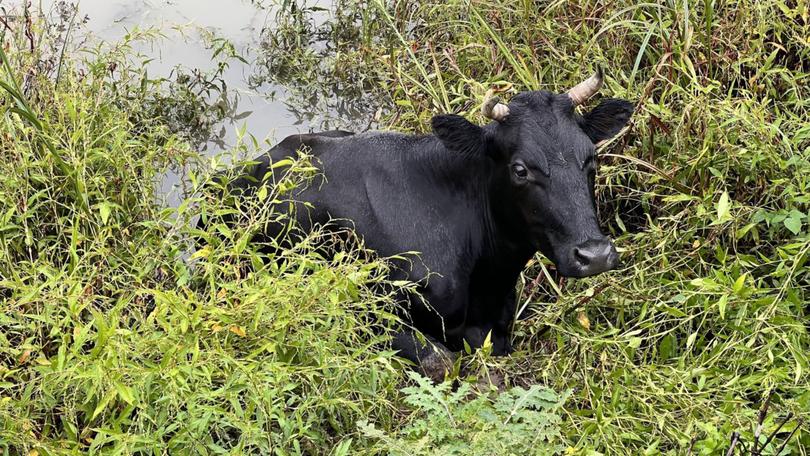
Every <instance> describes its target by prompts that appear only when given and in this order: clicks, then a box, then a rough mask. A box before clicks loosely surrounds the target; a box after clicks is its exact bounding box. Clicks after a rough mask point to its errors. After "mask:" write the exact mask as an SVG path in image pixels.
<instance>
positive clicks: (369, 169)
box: [237, 132, 535, 353]
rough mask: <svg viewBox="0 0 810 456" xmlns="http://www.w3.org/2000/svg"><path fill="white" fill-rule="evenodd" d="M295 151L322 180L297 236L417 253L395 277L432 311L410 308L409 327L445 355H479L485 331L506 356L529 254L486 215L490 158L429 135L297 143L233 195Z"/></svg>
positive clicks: (278, 151) (263, 164) (309, 138)
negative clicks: (319, 229)
mask: <svg viewBox="0 0 810 456" xmlns="http://www.w3.org/2000/svg"><path fill="white" fill-rule="evenodd" d="M299 150H306V151H307V152H308V153H310V154H312V155H313V157H314V163H315V164H316V166H317V167H318V168H319V169H320V172H321V173H322V174H323V176H325V179H322V180H321V179H316V180H315V182H314V183H312V184H311V185H309V186H307V187H306V188H305V189H303V190H302V191H301V192H300V193H296V195H295V199H296V200H297V201H302V202H307V203H310V204H311V206H312V207H311V208H304V207H303V206H299V207H298V209H297V211H296V216H297V219H298V223H299V224H300V225H301V226H302V227H303V228H304V229H309V228H310V227H311V226H312V224H313V223H315V224H320V225H325V224H327V223H329V224H331V225H333V226H350V227H353V228H354V229H355V231H356V232H357V233H359V234H360V235H361V236H362V237H363V239H364V242H365V245H366V246H367V247H368V248H370V249H372V250H374V251H376V252H377V253H379V254H380V255H382V256H386V257H390V256H394V255H401V254H403V253H405V252H418V255H406V257H407V258H408V261H399V262H397V264H396V268H395V272H394V274H395V277H394V278H395V279H400V278H401V279H408V280H411V281H414V282H418V283H419V284H420V288H421V290H420V291H421V295H422V296H423V297H424V298H425V299H426V301H427V302H428V303H430V305H431V307H432V308H428V307H426V306H424V305H423V304H422V303H420V302H412V303H409V304H410V305H409V306H408V308H409V317H410V319H411V320H412V321H413V324H414V326H415V327H417V328H418V329H420V330H421V331H423V332H424V333H426V334H427V335H429V336H432V337H433V338H435V339H436V340H440V341H442V342H444V343H445V344H446V345H447V346H448V348H450V349H451V350H459V349H461V348H462V346H463V344H462V339H463V338H466V340H467V341H468V343H470V344H471V345H472V346H479V345H480V343H481V342H482V341H483V337H484V336H485V335H486V334H487V333H488V332H489V331H490V330H492V332H493V334H492V340H493V344H494V347H495V350H496V353H503V352H505V351H506V350H507V340H508V339H507V337H506V335H507V332H508V328H509V325H510V324H511V319H512V315H513V313H514V300H515V295H514V287H515V282H516V280H517V277H518V275H519V274H520V272H521V271H522V269H523V267H524V266H525V265H526V262H527V260H528V259H529V258H530V257H531V256H532V254H533V253H534V251H535V249H534V248H533V247H532V245H531V244H530V243H529V242H528V241H527V240H526V239H525V236H521V233H516V232H512V230H511V229H510V228H509V226H508V224H507V223H502V222H501V221H499V220H498V217H497V216H496V214H495V213H493V207H492V204H491V202H490V198H491V194H492V193H493V192H492V191H491V190H490V188H489V187H490V185H489V183H490V181H491V178H492V169H493V167H494V165H493V164H492V163H491V161H490V160H489V159H488V158H487V157H485V156H483V155H481V156H473V155H469V154H459V153H455V152H454V151H448V150H447V149H446V148H445V147H444V145H443V144H442V143H441V141H439V140H438V139H437V138H436V137H435V136H432V135H430V136H407V135H403V134H399V133H388V132H368V133H362V134H357V135H352V134H349V133H343V132H328V133H325V134H307V135H294V136H290V137H288V138H286V139H285V140H284V141H282V142H281V143H280V144H279V145H277V146H276V147H274V148H273V149H271V150H270V151H269V152H268V154H266V155H263V156H261V157H259V158H258V159H257V161H258V165H257V166H256V167H255V168H254V170H253V171H252V173H251V174H252V175H253V179H249V180H247V179H246V180H242V181H241V182H238V183H237V185H239V186H249V185H255V184H254V182H261V180H262V177H263V175H264V173H266V172H267V170H268V169H270V167H269V164H270V163H272V162H277V161H279V160H282V159H284V158H287V157H295V156H296V154H297V153H298V151H299ZM269 234H271V235H272V234H274V233H269Z"/></svg>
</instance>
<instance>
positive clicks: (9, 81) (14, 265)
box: [0, 23, 400, 454]
mask: <svg viewBox="0 0 810 456" xmlns="http://www.w3.org/2000/svg"><path fill="white" fill-rule="evenodd" d="M37 26H38V24H36V23H32V24H31V25H30V28H25V27H20V28H19V29H15V30H11V31H9V32H7V33H6V34H5V35H4V36H3V39H2V45H3V47H1V48H0V57H2V59H3V62H4V66H3V70H2V72H0V81H2V82H3V85H2V88H3V90H4V93H3V96H2V98H0V104H2V112H3V115H2V117H0V154H2V155H1V156H2V159H0V201H2V203H0V214H2V216H0V243H1V244H2V246H3V247H2V250H0V252H1V253H0V296H2V304H1V305H2V312H0V453H3V454H80V453H88V452H89V453H101V452H103V453H119V454H135V453H137V454H165V453H170V454H211V453H228V452H230V453H232V454H238V453H254V454H324V452H327V453H328V452H329V451H330V449H331V448H332V447H341V448H344V450H345V449H348V448H350V447H351V445H350V443H351V440H352V436H353V435H355V434H357V430H356V427H355V422H356V421H357V420H359V419H361V418H362V419H365V420H370V421H372V422H376V423H378V425H379V426H381V427H382V428H383V429H388V428H389V427H390V426H391V423H392V422H393V416H394V414H393V413H392V409H393V408H394V407H393V405H392V402H391V401H392V399H394V398H396V397H397V395H398V392H397V391H398V390H397V386H398V382H399V379H400V373H399V372H400V371H399V370H398V369H395V366H397V365H398V363H397V362H396V361H395V360H394V359H393V358H392V354H391V353H390V352H387V351H385V350H384V346H385V344H384V343H385V341H386V340H387V336H388V332H389V330H390V328H391V327H392V325H393V324H394V319H393V317H392V315H391V313H390V298H389V297H388V296H387V295H386V294H384V293H382V294H381V293H372V292H371V286H372V285H373V284H375V283H379V282H381V281H383V280H384V274H385V271H386V267H387V266H386V263H385V261H383V260H374V261H372V260H369V259H368V255H366V254H365V253H364V252H363V251H362V250H361V249H360V248H355V249H353V250H350V251H347V252H345V253H344V254H343V255H341V256H339V257H335V258H328V259H327V258H324V257H322V256H321V255H319V254H318V253H317V252H316V251H315V248H314V247H313V245H314V240H315V238H316V237H317V236H318V234H317V233H313V234H312V235H311V236H310V237H306V238H304V239H302V240H301V241H300V242H298V243H297V244H296V245H295V246H294V248H290V249H287V250H285V251H284V252H282V253H280V254H279V256H278V258H276V261H273V262H267V263H265V262H264V261H263V258H262V257H261V256H260V254H259V253H258V252H257V251H256V250H255V249H254V248H253V246H252V245H251V244H250V243H248V242H247V240H249V239H250V236H251V234H252V233H254V232H255V231H256V229H257V226H260V224H261V223H267V222H268V221H270V220H277V219H278V214H274V213H272V211H267V210H264V211H254V213H255V214H257V215H256V217H255V218H254V219H251V220H247V221H246V222H245V223H244V224H239V225H237V226H226V225H224V224H216V223H212V228H211V229H212V230H214V231H211V233H212V234H208V233H206V232H201V231H199V230H196V229H195V228H194V226H195V225H194V224H193V223H192V221H193V220H192V217H193V216H195V214H197V213H199V212H200V211H202V212H206V213H207V214H209V215H217V214H222V213H223V211H224V209H223V207H224V206H223V205H222V203H221V201H218V200H217V199H216V198H213V197H211V195H208V194H205V193H203V192H201V191H199V189H200V187H202V185H203V184H204V183H205V182H206V181H207V179H206V178H205V177H204V176H205V174H206V173H207V172H209V171H210V170H208V167H207V165H203V164H201V160H199V159H198V158H199V157H198V156H197V154H196V153H195V152H193V151H192V150H191V149H190V148H189V146H188V143H187V142H185V141H182V140H180V139H179V138H178V137H177V136H176V135H173V134H171V133H170V132H169V130H168V127H167V126H165V125H163V124H162V123H161V122H160V121H159V120H160V119H151V118H144V115H143V112H139V113H138V114H139V115H137V116H136V115H132V114H133V112H135V110H136V109H139V108H140V107H141V105H142V101H143V100H142V99H141V100H139V99H138V98H137V96H138V94H142V93H147V94H148V93H150V92H151V91H153V90H154V91H158V90H161V87H162V86H161V81H150V80H148V79H142V78H139V77H135V78H133V80H135V81H137V82H138V83H137V84H134V85H131V86H129V89H126V90H125V88H124V84H125V82H122V78H121V77H119V76H120V75H119V73H117V71H120V72H122V73H123V74H124V75H125V76H126V75H128V74H129V73H128V72H130V71H136V68H135V67H133V66H129V65H128V64H127V60H122V59H118V58H117V57H116V55H114V54H111V53H102V54H100V55H96V56H93V57H92V58H90V59H88V60H84V61H78V60H75V59H68V60H66V61H65V62H64V64H63V67H62V70H61V76H60V78H59V81H58V84H57V83H55V80H54V78H53V73H52V72H50V71H48V70H47V69H45V70H42V69H41V68H38V67H37V65H38V63H39V62H42V61H46V60H47V59H48V56H47V55H45V54H44V53H43V54H39V55H38V54H31V53H25V54H23V53H22V51H21V50H22V49H23V46H25V45H27V41H26V32H28V33H31V34H34V36H39V35H38V30H37V28H36V27H37ZM4 49H8V51H5V50H4ZM116 49H120V48H116ZM111 62H115V63H116V68H117V69H111V68H113V67H111ZM111 72H112V74H111ZM23 78H25V81H26V83H25V85H24V86H23V85H22V84H21V83H20V81H22V80H23ZM144 81H145V82H144ZM141 83H143V84H146V87H145V89H146V90H142V89H144V87H143V86H142V85H141ZM136 122H140V123H136ZM246 144H247V143H245V144H243V145H242V146H240V147H242V148H244V149H245V150H241V151H237V152H240V153H239V155H242V154H246V153H250V154H258V151H256V150H255V149H251V150H247V149H248V148H249V147H253V146H248V145H246ZM191 165H194V167H195V169H197V170H198V171H197V172H195V173H194V175H193V176H191V180H192V181H193V182H194V184H195V185H196V186H195V187H193V188H192V192H191V193H194V194H196V195H198V196H196V197H195V198H194V199H189V200H187V201H186V202H185V203H184V204H183V205H181V206H180V207H179V208H177V209H171V208H165V207H162V206H161V205H160V204H159V198H158V195H157V194H156V189H157V188H158V183H159V180H160V179H161V178H162V176H163V175H164V174H165V173H166V172H167V171H168V170H169V169H170V168H172V167H182V166H191ZM283 165H284V164H282V165H280V166H283ZM286 166H287V167H288V168H289V172H288V173H287V175H288V177H287V178H286V180H285V181H284V183H281V184H280V185H278V186H276V187H274V188H273V189H271V190H269V191H268V192H267V193H266V195H265V196H266V199H264V200H263V201H256V202H255V204H256V205H259V206H260V207H262V208H265V207H272V206H271V205H270V204H269V203H270V202H274V201H280V200H282V199H283V198H284V195H283V189H284V188H288V189H289V188H291V187H294V186H295V185H296V184H298V183H300V182H301V181H302V180H304V179H305V178H306V175H307V172H308V171H307V170H308V169H309V168H308V167H307V166H306V165H305V163H303V162H302V163H295V162H292V163H287V164H286ZM195 190H197V191H195ZM203 196H205V197H203ZM213 233H217V235H213ZM195 238H203V239H208V241H209V242H208V244H207V245H208V246H207V247H206V248H204V249H200V250H198V251H196V253H194V254H193V255H192V256H191V258H189V257H188V255H187V252H189V251H191V246H190V239H195ZM389 288H390V287H389ZM369 315H373V316H374V318H369ZM341 445H342V446H341ZM343 454H346V453H345V452H344V453H343Z"/></svg>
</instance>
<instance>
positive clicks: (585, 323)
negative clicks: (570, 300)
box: [577, 311, 591, 330]
mask: <svg viewBox="0 0 810 456" xmlns="http://www.w3.org/2000/svg"><path fill="white" fill-rule="evenodd" d="M577 321H578V322H579V325H580V326H582V327H583V328H585V329H587V330H590V329H591V320H590V319H589V318H588V314H587V313H585V311H580V312H579V313H578V314H577Z"/></svg>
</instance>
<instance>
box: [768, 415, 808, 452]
mask: <svg viewBox="0 0 810 456" xmlns="http://www.w3.org/2000/svg"><path fill="white" fill-rule="evenodd" d="M800 427H802V420H799V422H798V423H796V427H795V428H793V430H792V431H790V434H789V435H788V436H787V438H786V439H785V442H784V443H782V446H780V447H779V450H778V451H777V452H776V453H774V456H779V455H780V454H782V451H784V450H785V447H787V444H788V442H790V439H791V438H792V437H793V434H795V433H796V431H798V430H799V428H800Z"/></svg>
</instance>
